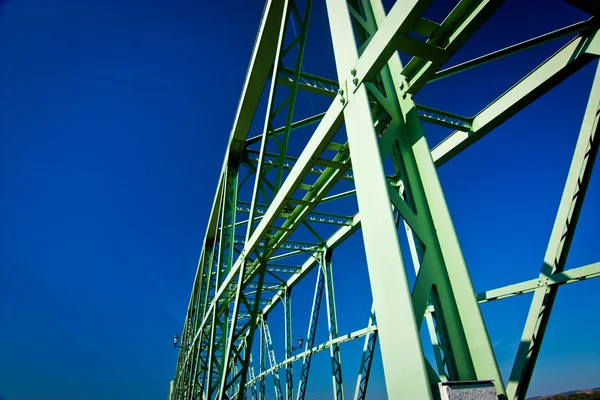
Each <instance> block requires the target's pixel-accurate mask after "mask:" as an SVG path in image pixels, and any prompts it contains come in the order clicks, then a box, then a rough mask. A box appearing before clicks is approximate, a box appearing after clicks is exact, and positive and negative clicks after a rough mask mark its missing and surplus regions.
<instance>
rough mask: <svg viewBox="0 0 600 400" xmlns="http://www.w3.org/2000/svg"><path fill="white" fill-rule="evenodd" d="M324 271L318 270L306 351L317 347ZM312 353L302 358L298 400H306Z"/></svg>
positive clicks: (321, 254) (321, 256) (320, 256)
mask: <svg viewBox="0 0 600 400" xmlns="http://www.w3.org/2000/svg"><path fill="white" fill-rule="evenodd" d="M322 259H323V253H322V252H321V253H319V264H322V263H323V261H322ZM323 276H324V274H323V270H322V268H320V267H319V268H317V282H316V284H315V295H314V297H313V302H312V308H311V311H310V322H309V324H308V333H307V334H306V345H305V348H304V349H305V350H308V349H312V348H313V347H314V345H315V334H316V332H317V322H318V321H319V310H320V309H321V299H322V298H323V286H324V285H323V281H324V278H323ZM311 357H312V353H309V354H307V355H305V356H304V357H303V358H302V372H301V374H300V383H299V384H298V397H297V399H298V400H304V396H305V395H306V386H307V385H308V372H309V370H310V360H311Z"/></svg>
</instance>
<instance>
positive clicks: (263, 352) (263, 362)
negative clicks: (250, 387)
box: [258, 314, 267, 400]
mask: <svg viewBox="0 0 600 400" xmlns="http://www.w3.org/2000/svg"><path fill="white" fill-rule="evenodd" d="M264 323H265V322H264V319H263V317H262V314H261V315H260V317H259V320H258V324H259V328H258V329H259V330H260V331H259V332H260V335H259V338H260V360H259V364H260V365H259V367H260V368H259V371H258V373H259V375H260V379H259V380H258V386H259V399H260V400H265V375H263V374H264V372H265V371H266V370H267V343H266V340H265V335H264V334H263V333H262V332H263V330H264V328H263V324H264Z"/></svg>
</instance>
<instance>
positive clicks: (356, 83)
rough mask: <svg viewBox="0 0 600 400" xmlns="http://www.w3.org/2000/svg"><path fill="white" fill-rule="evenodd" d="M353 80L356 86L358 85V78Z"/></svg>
mask: <svg viewBox="0 0 600 400" xmlns="http://www.w3.org/2000/svg"><path fill="white" fill-rule="evenodd" d="M352 82H353V83H354V85H355V86H356V85H358V78H354V79H352Z"/></svg>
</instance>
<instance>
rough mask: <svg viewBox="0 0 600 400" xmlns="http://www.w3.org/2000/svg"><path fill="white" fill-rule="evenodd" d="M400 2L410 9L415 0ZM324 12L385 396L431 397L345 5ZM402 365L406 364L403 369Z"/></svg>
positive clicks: (333, 2)
mask: <svg viewBox="0 0 600 400" xmlns="http://www.w3.org/2000/svg"><path fill="white" fill-rule="evenodd" d="M406 3H407V4H406V8H407V9H408V10H411V9H412V8H413V7H414V6H415V3H416V1H407V2H406ZM327 12H328V16H329V24H330V29H331V36H332V40H333V49H334V54H335V59H336V66H337V72H338V78H339V81H340V88H343V90H344V91H345V93H347V94H346V95H345V96H347V97H346V99H347V100H346V101H347V105H346V107H345V109H344V119H345V122H346V131H347V134H348V142H349V145H350V152H351V157H352V170H353V173H354V182H355V186H356V193H357V198H358V207H359V210H360V214H361V224H362V232H363V238H364V243H365V251H366V255H367V262H368V268H369V279H370V281H371V291H372V293H373V301H374V304H375V310H376V312H377V318H378V329H379V336H380V342H381V345H380V347H381V353H382V359H383V368H384V376H385V380H386V385H387V389H388V396H389V397H391V398H400V397H406V398H411V399H423V400H425V399H431V398H432V394H431V390H430V387H429V381H428V379H427V370H426V367H425V360H424V357H423V354H422V350H421V340H420V337H419V331H418V329H417V326H416V323H415V317H414V311H413V307H412V300H411V296H410V290H409V287H408V282H407V278H406V273H405V271H404V270H403V268H404V263H403V261H402V255H401V253H400V246H399V243H398V234H397V231H396V226H395V223H394V217H393V215H392V211H391V209H390V200H389V197H388V189H387V182H386V179H385V173H384V170H383V164H382V162H381V158H380V155H379V144H378V141H377V136H376V134H375V130H374V127H373V122H372V118H371V111H370V106H369V99H368V97H367V92H366V89H365V86H364V85H360V86H359V87H357V88H355V87H354V84H353V80H352V78H351V77H350V73H351V70H352V69H353V68H354V66H355V64H356V62H357V61H358V51H357V49H356V44H355V40H354V32H353V29H352V22H351V20H350V15H349V11H348V5H347V3H346V1H345V0H327ZM404 365H410V368H403V366H404Z"/></svg>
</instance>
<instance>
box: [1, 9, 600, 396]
mask: <svg viewBox="0 0 600 400" xmlns="http://www.w3.org/2000/svg"><path fill="white" fill-rule="evenodd" d="M204 3H208V4H204ZM317 3H321V2H317ZM519 3H520V2H519V1H518V0H512V1H507V2H506V4H505V5H504V6H503V7H502V8H501V9H500V10H499V11H498V14H497V15H496V16H494V17H493V18H492V19H491V20H490V22H489V24H488V25H487V26H486V27H485V28H483V29H482V30H481V31H480V32H478V33H477V34H476V35H475V37H474V38H473V40H472V41H471V42H469V44H468V45H467V46H465V48H464V49H463V50H461V52H459V53H458V54H457V56H456V58H455V60H456V61H457V62H458V61H462V60H467V59H470V58H472V57H474V56H478V55H481V54H484V53H485V52H487V51H490V50H494V49H497V48H501V47H503V46H506V45H509V44H512V43H514V42H517V41H520V40H524V39H526V38H529V37H532V36H534V35H537V34H541V33H544V32H546V31H549V30H552V29H556V28H559V27H561V26H564V25H567V24H570V23H573V22H577V21H579V20H582V19H585V18H587V17H586V16H585V15H584V14H583V13H581V12H579V11H577V10H576V9H574V8H572V7H571V6H568V5H566V4H563V3H562V2H561V1H551V2H535V1H527V2H526V3H527V4H529V5H530V7H532V8H535V10H536V11H535V14H534V15H535V18H532V12H533V11H528V10H527V9H525V8H519V7H518V6H519ZM542 3H543V4H544V5H545V4H546V3H552V6H553V7H551V6H542ZM449 5H450V6H449ZM436 7H437V9H435V10H432V14H431V17H432V18H434V19H435V17H436V13H439V14H440V15H441V14H442V13H443V12H444V11H448V10H449V8H451V2H443V1H442V2H441V4H436ZM233 10H235V11H233ZM261 13H262V2H256V3H254V2H241V1H240V2H238V4H234V3H233V2H200V1H192V0H189V1H184V0H177V1H175V0H174V1H171V2H165V1H158V0H147V1H141V0H120V1H116V0H113V1H103V2H91V1H89V2H82V1H76V0H57V1H54V2H47V1H40V0H21V1H17V0H12V1H10V0H9V1H6V2H5V3H4V6H3V8H2V9H0V221H1V223H0V321H1V322H0V397H1V396H3V397H4V398H5V399H6V400H34V399H36V400H59V399H61V400H83V399H85V400H100V399H126V398H127V399H137V398H139V399H142V398H144V399H163V398H165V396H166V393H167V389H168V383H169V381H170V380H171V379H172V375H173V372H174V366H175V360H176V352H175V351H174V349H173V348H172V345H171V338H172V336H173V334H174V333H175V332H179V331H180V330H181V326H182V324H183V320H184V318H185V311H186V307H187V304H188V299H189V292H190V289H191V285H192V281H193V277H194V274H195V268H196V263H197V259H198V255H199V252H200V246H201V241H202V239H203V237H204V228H205V223H206V220H207V217H208V214H209V211H210V207H211V204H212V200H213V195H214V190H215V186H216V183H217V179H218V174H219V170H220V167H221V163H222V157H223V155H224V153H225V146H226V143H227V139H228V134H229V131H230V129H231V124H232V120H233V116H234V113H235V109H236V106H237V101H238V98H239V94H240V92H241V86H242V83H243V79H244V75H245V72H246V68H247V65H248V60H249V57H250V54H251V51H252V45H253V43H254V38H255V34H256V30H257V27H258V23H259V20H260V15H261ZM313 14H314V20H313V22H312V25H311V28H312V29H314V34H313V33H311V34H312V35H313V36H314V37H316V38H317V39H318V38H319V34H320V32H325V29H326V23H327V21H326V17H325V13H324V9H323V5H322V4H317V5H316V6H315V9H314V12H313ZM437 19H438V20H439V17H438V18H437ZM508 21H511V22H510V23H509V22H508ZM309 40H310V39H309ZM312 43H313V46H312V47H311V44H310V42H309V47H308V48H307V59H306V61H305V63H304V67H305V69H306V71H308V72H315V73H320V74H323V75H325V76H327V77H329V78H335V73H334V69H333V63H332V61H333V60H332V58H331V59H326V57H323V56H322V54H329V53H328V52H330V44H329V43H328V42H327V41H324V40H321V41H319V40H315V39H313V42H312ZM562 43H564V40H563V41H558V42H556V43H552V44H549V45H544V46H542V47H540V48H539V49H535V50H533V51H530V52H527V53H523V54H520V55H517V56H514V57H512V58H510V59H507V60H503V61H501V62H498V63H495V64H491V65H488V66H485V67H482V68H481V69H478V70H473V71H470V72H468V73H465V74H464V75H461V76H457V77H453V78H449V79H447V80H444V81H441V82H439V83H434V84H431V85H430V86H427V87H425V88H424V89H423V91H422V93H420V95H419V97H417V101H418V102H420V103H422V104H427V105H430V106H434V107H439V108H441V109H446V110H448V111H452V112H456V113H462V114H465V115H472V114H474V113H476V112H477V111H478V110H479V109H481V108H482V107H483V106H485V105H486V104H487V103H489V102H490V101H491V100H493V99H494V98H495V97H496V96H498V95H500V94H501V93H502V92H503V91H504V90H505V89H506V88H508V87H509V86H510V85H512V84H513V83H514V82H515V81H516V80H517V79H519V78H520V77H521V76H523V75H524V74H525V73H527V72H528V71H529V70H531V69H532V68H533V67H535V66H536V65H537V64H538V63H539V62H541V61H542V60H544V59H545V58H546V57H548V56H549V55H550V54H552V53H553V52H554V51H555V50H556V49H557V48H558V47H559V46H560V45H561V44H562ZM594 71H595V65H591V64H590V65H588V66H587V67H585V68H584V69H582V70H581V71H579V73H577V74H576V75H574V76H573V77H571V78H569V79H568V80H567V81H565V82H564V83H562V84H561V85H560V86H558V87H557V88H555V89H554V90H553V91H552V92H550V93H549V94H547V95H545V96H544V97H542V98H541V99H540V101H538V102H537V103H536V104H534V105H532V106H531V107H529V108H527V109H526V110H524V111H522V112H521V113H520V114H518V115H517V116H516V117H515V118H514V119H513V120H512V121H509V122H508V123H506V124H505V125H503V126H501V127H500V128H498V129H497V130H496V131H495V132H493V133H492V134H490V135H489V136H488V137H486V138H485V139H483V140H481V141H480V142H478V143H477V144H476V145H475V146H474V147H473V148H471V149H469V150H467V151H466V152H464V153H463V154H462V155H461V156H460V157H458V158H456V159H454V160H452V161H451V162H449V163H448V164H447V165H445V166H443V167H442V168H441V169H440V171H439V174H440V179H441V181H442V184H443V186H444V189H445V194H446V199H447V202H448V205H449V208H450V211H451V213H452V215H453V218H454V223H455V227H456V230H457V233H458V236H459V239H460V242H461V245H462V248H463V252H464V254H465V258H466V261H467V264H468V265H469V267H470V271H471V273H472V279H473V282H474V285H475V288H476V290H478V291H482V290H486V289H489V288H493V287H497V286H501V285H506V284H510V283H515V282H519V281H521V280H526V279H531V278H534V277H536V276H537V274H538V273H539V269H540V267H541V262H542V257H543V254H544V251H545V247H546V243H547V240H548V237H549V234H550V230H551V228H552V223H553V217H554V213H555V212H556V209H557V207H558V201H559V199H560V195H561V192H562V185H563V182H564V179H565V177H566V174H567V171H568V167H569V163H570V158H571V154H572V150H573V148H574V145H575V141H576V136H577V133H578V130H579V126H580V122H581V117H582V116H583V111H584V108H585V104H586V101H587V95H588V93H589V88H590V85H591V80H592V78H593V74H594ZM490 77H492V78H490ZM315 101H317V100H315ZM304 111H306V110H304ZM300 112H302V110H301V111H300ZM426 130H427V134H428V140H429V141H430V144H432V145H433V144H435V143H437V142H438V141H439V140H440V139H441V137H442V136H441V134H442V130H440V129H433V128H431V127H430V126H426ZM257 133H259V132H253V134H257ZM443 133H446V134H447V133H448V132H447V131H443ZM597 175H598V174H597V173H596V174H595V176H593V177H592V182H591V185H590V189H589V193H588V197H587V199H586V205H584V208H583V212H582V215H581V222H580V225H579V228H578V233H577V234H576V236H575V241H574V244H573V247H572V251H571V254H570V257H569V260H568V266H569V267H577V266H581V265H584V264H588V263H591V262H596V261H598V252H597V246H593V242H594V240H593V238H594V237H598V234H600V232H599V230H598V226H600V224H598V221H600V215H599V213H600V211H598V209H597V208H593V207H592V205H593V204H599V203H600V185H599V182H598V176H597ZM360 242H361V239H360V236H359V235H356V236H355V237H353V238H352V239H351V240H350V241H349V243H348V244H347V245H346V246H345V247H342V249H346V250H348V251H347V252H345V251H341V250H342V249H341V250H340V251H338V252H336V259H335V260H334V263H335V265H336V266H337V265H341V266H344V268H346V269H345V270H344V271H342V270H341V269H340V270H339V273H338V272H335V273H336V294H337V295H338V304H339V305H338V307H339V310H338V312H339V319H340V332H343V333H345V332H349V331H351V330H353V329H357V328H360V327H362V326H364V325H365V324H366V322H367V318H368V310H369V307H370V299H368V295H367V294H366V292H364V290H365V289H364V288H361V289H358V288H356V282H357V281H359V280H361V279H365V280H366V278H367V271H366V267H365V264H364V262H363V259H364V254H362V253H361V252H360V250H356V248H359V247H360ZM340 268H341V267H340ZM336 271H337V270H336ZM599 284H600V282H596V281H594V280H592V281H590V282H583V283H578V284H576V285H569V286H566V287H564V288H562V289H561V291H560V294H559V296H558V301H557V303H556V305H555V310H554V312H553V315H552V318H551V321H550V326H549V329H548V332H547V335H546V339H545V342H544V346H543V349H542V353H541V356H540V358H539V362H538V367H537V370H536V373H535V374H534V379H533V382H532V386H531V391H530V394H532V395H533V394H541V393H552V392H557V391H562V390H568V389H575V388H586V387H594V386H600V368H599V364H598V360H600V350H599V348H598V346H597V338H598V337H599V335H600V322H599V320H598V319H597V318H593V317H592V318H589V316H590V315H592V316H593V312H592V311H590V310H594V309H597V308H598V306H600V303H599V301H598V297H597V296H594V294H595V293H596V292H597V290H598V288H599V286H598V285H599ZM312 286H313V283H312V282H308V281H307V282H306V283H304V282H303V283H302V284H301V285H300V286H299V287H298V288H297V289H296V290H295V293H296V292H301V291H302V290H304V291H305V292H306V293H308V294H307V295H306V296H300V298H304V297H306V298H309V297H311V296H312V293H310V292H311V291H312ZM361 293H362V294H363V296H360V295H359V294H361ZM529 300H530V297H528V296H522V298H515V299H511V300H505V301H502V302H498V303H494V304H489V305H484V306H483V307H482V309H483V311H484V315H485V318H486V323H487V324H488V328H489V329H490V331H491V334H490V335H491V339H492V342H493V344H494V347H495V349H496V352H497V358H498V362H499V364H500V367H501V369H502V372H503V373H504V374H506V373H508V372H509V371H510V365H511V363H512V360H513V358H514V354H515V352H516V347H515V344H516V343H517V342H518V340H519V338H520V332H521V329H522V324H523V322H524V319H525V316H526V314H527V309H528V307H529V305H528V301H529ZM294 304H295V307H296V305H297V306H298V314H299V316H298V318H297V319H295V321H294V322H295V325H294V332H298V335H304V334H305V331H306V328H305V326H306V323H305V321H306V320H307V318H308V315H307V312H308V311H306V309H307V308H308V307H309V305H302V304H304V303H301V301H300V300H299V301H298V302H296V303H294ZM273 320H274V321H276V320H277V315H276V313H275V314H274V315H273ZM273 323H274V324H275V322H273ZM273 329H274V330H275V328H273ZM323 331H324V330H323ZM274 336H276V334H274ZM274 339H276V338H275V337H274ZM361 346H362V343H356V344H349V345H348V347H347V349H348V350H346V348H344V349H343V353H342V357H343V358H342V359H343V360H345V359H346V357H347V358H348V361H347V362H345V366H346V365H348V368H346V369H345V372H344V376H345V380H346V382H347V385H348V387H349V386H352V384H353V383H354V379H355V378H354V376H355V372H356V370H357V365H358V359H359V358H360V354H358V359H356V360H351V359H350V357H356V355H355V353H356V349H357V348H358V350H359V351H360V347H361ZM352 351H354V353H352ZM318 357H321V358H320V359H321V360H322V361H324V362H325V364H324V365H325V366H323V367H322V370H321V371H323V372H325V371H327V370H328V368H329V367H328V365H327V360H326V358H327V356H326V353H321V354H320V355H319V356H318ZM317 360H319V358H317ZM319 368H321V367H319ZM297 371H298V370H297ZM314 371H319V369H315V370H314ZM298 372H299V371H298ZM298 372H296V375H298ZM346 374H347V375H346ZM315 375H316V376H315V380H314V381H313V383H314V387H313V388H311V390H313V396H314V398H319V397H320V396H322V395H324V394H328V393H329V391H330V390H331V389H330V379H329V378H328V377H327V376H319V375H320V374H318V373H316V374H315ZM325 375H326V374H325ZM347 390H352V388H350V387H349V388H347ZM372 390H373V394H374V397H375V398H377V396H381V394H382V393H383V391H384V389H383V380H382V377H381V368H380V367H379V366H375V372H374V376H373V381H372Z"/></svg>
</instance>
